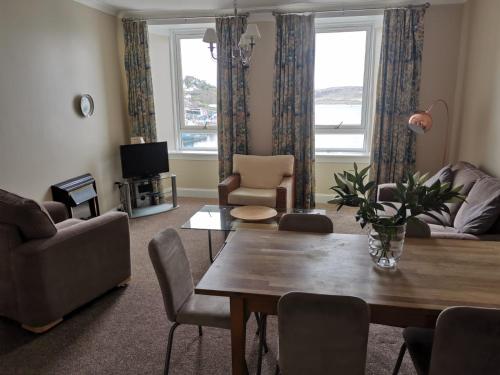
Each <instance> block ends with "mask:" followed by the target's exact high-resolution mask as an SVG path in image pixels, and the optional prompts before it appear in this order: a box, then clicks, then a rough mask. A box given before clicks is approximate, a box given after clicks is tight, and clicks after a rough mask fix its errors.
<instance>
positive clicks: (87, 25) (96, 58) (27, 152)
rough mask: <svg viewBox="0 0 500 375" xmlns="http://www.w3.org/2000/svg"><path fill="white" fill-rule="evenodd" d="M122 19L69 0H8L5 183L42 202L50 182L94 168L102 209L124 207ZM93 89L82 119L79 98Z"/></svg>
mask: <svg viewBox="0 0 500 375" xmlns="http://www.w3.org/2000/svg"><path fill="white" fill-rule="evenodd" d="M117 22H118V20H117V19H116V18H115V17H113V16H110V15H107V14H104V13H102V12H100V11H97V10H95V9H91V8H88V7H86V6H83V5H80V4H77V3H75V2H73V1H67V0H44V1H39V0H2V5H1V11H0V51H1V52H0V67H1V69H0V114H1V115H0V187H1V188H3V189H6V190H10V191H13V192H16V193H18V194H21V195H24V196H28V197H32V198H35V199H38V200H43V199H50V198H51V195H50V190H49V187H50V185H51V184H54V183H57V182H60V181H62V180H65V179H68V178H71V177H75V176H78V175H80V174H83V173H87V172H90V173H92V175H93V176H94V177H95V178H96V181H97V189H98V193H99V198H100V204H101V210H103V211H105V210H108V209H110V208H112V207H114V206H116V205H117V204H118V197H119V196H118V192H117V191H116V190H115V187H114V186H113V183H114V181H116V180H118V179H119V178H120V176H121V172H120V161H119V149H118V146H119V145H120V144H122V143H124V142H125V139H126V134H127V131H126V125H125V124H126V121H125V117H124V108H123V100H122V99H123V98H122V95H123V94H122V90H121V77H120V68H119V64H120V62H119V58H118V49H117V45H118V43H117V34H116V27H117ZM84 93H88V94H91V95H92V96H93V98H94V102H95V114H94V115H93V116H92V117H91V118H89V119H83V118H82V117H80V116H79V114H78V113H77V110H76V109H75V106H74V100H75V98H76V97H77V96H78V95H81V94H84Z"/></svg>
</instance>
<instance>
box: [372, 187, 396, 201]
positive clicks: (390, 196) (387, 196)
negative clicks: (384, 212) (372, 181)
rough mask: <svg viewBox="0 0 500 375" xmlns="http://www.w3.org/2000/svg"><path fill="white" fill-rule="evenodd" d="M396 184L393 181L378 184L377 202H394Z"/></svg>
mask: <svg viewBox="0 0 500 375" xmlns="http://www.w3.org/2000/svg"><path fill="white" fill-rule="evenodd" d="M396 190H397V185H396V184H395V183H388V184H380V185H378V188H377V202H396V195H395V193H396Z"/></svg>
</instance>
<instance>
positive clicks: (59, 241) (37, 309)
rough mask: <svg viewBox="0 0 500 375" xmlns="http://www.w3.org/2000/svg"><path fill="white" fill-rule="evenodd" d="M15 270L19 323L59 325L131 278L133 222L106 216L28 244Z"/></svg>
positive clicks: (117, 215) (113, 214)
mask: <svg viewBox="0 0 500 375" xmlns="http://www.w3.org/2000/svg"><path fill="white" fill-rule="evenodd" d="M13 266H14V274H15V283H16V290H17V294H18V303H19V304H18V312H19V317H18V319H17V320H18V321H20V322H22V323H24V324H28V325H33V326H41V325H45V324H47V323H48V322H51V321H54V320H56V319H59V318H61V317H62V316H64V315H66V314H67V313H69V312H70V311H72V310H74V309H75V308H77V307H79V306H81V305H83V304H85V303H87V302H89V301H91V300H92V299H94V298H96V297H97V296H99V295H101V294H103V293H104V292H106V291H107V290H109V289H111V288H113V287H114V286H116V285H118V284H119V283H121V282H123V281H124V280H126V279H127V278H129V277H130V273H131V271H130V269H131V268H130V236H129V227H128V216H127V214H125V213H121V212H111V213H107V214H105V215H102V216H99V217H96V218H93V219H90V220H87V221H82V222H81V223H78V224H75V225H72V226H70V227H67V228H64V229H61V230H58V232H57V234H56V235H55V236H53V237H50V238H45V239H39V240H34V241H29V242H25V243H23V244H22V245H20V246H18V247H17V249H16V251H15V252H14V254H13Z"/></svg>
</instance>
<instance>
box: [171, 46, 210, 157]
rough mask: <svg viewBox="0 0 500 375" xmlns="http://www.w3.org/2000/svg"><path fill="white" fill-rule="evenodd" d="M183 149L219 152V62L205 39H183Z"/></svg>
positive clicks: (179, 49)
mask: <svg viewBox="0 0 500 375" xmlns="http://www.w3.org/2000/svg"><path fill="white" fill-rule="evenodd" d="M178 41H179V43H178V52H179V55H180V67H179V69H180V77H181V79H182V86H181V85H179V86H181V87H180V90H179V91H181V92H180V93H179V94H180V95H179V99H181V102H182V103H181V105H180V111H181V112H182V113H181V115H182V120H181V121H182V122H183V123H182V124H181V126H180V146H181V149H185V150H216V149H217V62H216V61H215V60H213V59H212V58H211V57H210V53H209V52H208V48H207V44H206V43H203V41H202V38H201V37H193V36H189V37H180V38H179V40H178Z"/></svg>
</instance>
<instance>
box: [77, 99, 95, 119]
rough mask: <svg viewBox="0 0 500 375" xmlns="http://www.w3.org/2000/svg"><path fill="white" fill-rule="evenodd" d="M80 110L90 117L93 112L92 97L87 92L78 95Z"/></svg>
mask: <svg viewBox="0 0 500 375" xmlns="http://www.w3.org/2000/svg"><path fill="white" fill-rule="evenodd" d="M80 110H81V111H82V115H83V116H84V117H90V116H92V115H93V114H94V99H92V97H91V96H90V95H89V94H85V95H82V96H81V97H80Z"/></svg>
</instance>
